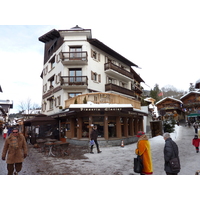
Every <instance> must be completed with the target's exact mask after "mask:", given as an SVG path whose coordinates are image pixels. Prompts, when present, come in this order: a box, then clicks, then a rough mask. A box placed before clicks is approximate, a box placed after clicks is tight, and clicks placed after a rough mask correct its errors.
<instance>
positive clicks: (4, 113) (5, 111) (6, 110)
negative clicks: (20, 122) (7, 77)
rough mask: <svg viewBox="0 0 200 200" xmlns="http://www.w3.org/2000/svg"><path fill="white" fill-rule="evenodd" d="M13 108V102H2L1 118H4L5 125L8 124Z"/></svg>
mask: <svg viewBox="0 0 200 200" xmlns="http://www.w3.org/2000/svg"><path fill="white" fill-rule="evenodd" d="M12 108H13V102H12V101H11V100H0V116H1V117H3V119H4V123H8V116H9V114H10V109H12Z"/></svg>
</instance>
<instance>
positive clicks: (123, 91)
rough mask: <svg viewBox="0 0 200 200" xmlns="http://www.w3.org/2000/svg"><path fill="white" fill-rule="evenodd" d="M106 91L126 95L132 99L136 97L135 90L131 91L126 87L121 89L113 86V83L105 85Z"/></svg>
mask: <svg viewBox="0 0 200 200" xmlns="http://www.w3.org/2000/svg"><path fill="white" fill-rule="evenodd" d="M105 91H106V92H107V91H115V92H118V93H121V94H124V95H128V96H131V97H136V93H135V92H134V91H133V90H129V89H127V88H124V87H120V86H118V85H115V84H112V83H108V84H106V85H105Z"/></svg>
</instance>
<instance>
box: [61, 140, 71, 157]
mask: <svg viewBox="0 0 200 200" xmlns="http://www.w3.org/2000/svg"><path fill="white" fill-rule="evenodd" d="M60 147H61V151H62V153H63V154H64V155H68V153H67V149H68V147H69V142H62V143H60ZM65 148H66V149H65Z"/></svg>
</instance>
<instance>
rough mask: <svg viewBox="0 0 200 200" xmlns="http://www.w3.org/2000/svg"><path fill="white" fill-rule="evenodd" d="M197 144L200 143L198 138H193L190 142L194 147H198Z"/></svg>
mask: <svg viewBox="0 0 200 200" xmlns="http://www.w3.org/2000/svg"><path fill="white" fill-rule="evenodd" d="M199 143H200V139H199V138H194V139H193V140H192V145H194V146H195V147H199Z"/></svg>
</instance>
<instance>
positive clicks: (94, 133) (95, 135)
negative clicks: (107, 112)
mask: <svg viewBox="0 0 200 200" xmlns="http://www.w3.org/2000/svg"><path fill="white" fill-rule="evenodd" d="M98 133H99V132H98V130H94V129H93V130H92V132H91V134H90V139H91V140H97V138H98Z"/></svg>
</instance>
